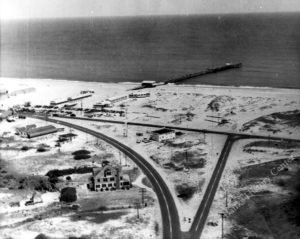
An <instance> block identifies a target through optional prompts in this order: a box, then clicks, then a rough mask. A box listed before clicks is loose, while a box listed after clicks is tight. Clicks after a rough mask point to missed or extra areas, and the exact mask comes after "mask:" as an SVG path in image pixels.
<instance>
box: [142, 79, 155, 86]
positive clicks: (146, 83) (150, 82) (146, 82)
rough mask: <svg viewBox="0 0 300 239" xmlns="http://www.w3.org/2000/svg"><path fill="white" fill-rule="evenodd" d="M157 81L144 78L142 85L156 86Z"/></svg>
mask: <svg viewBox="0 0 300 239" xmlns="http://www.w3.org/2000/svg"><path fill="white" fill-rule="evenodd" d="M155 84H156V81H150V80H144V81H142V87H154V86H155Z"/></svg>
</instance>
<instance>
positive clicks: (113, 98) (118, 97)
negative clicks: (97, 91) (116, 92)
mask: <svg viewBox="0 0 300 239" xmlns="http://www.w3.org/2000/svg"><path fill="white" fill-rule="evenodd" d="M123 97H128V95H120V96H114V97H110V98H108V99H107V100H106V101H108V102H110V101H114V100H118V99H120V98H123Z"/></svg>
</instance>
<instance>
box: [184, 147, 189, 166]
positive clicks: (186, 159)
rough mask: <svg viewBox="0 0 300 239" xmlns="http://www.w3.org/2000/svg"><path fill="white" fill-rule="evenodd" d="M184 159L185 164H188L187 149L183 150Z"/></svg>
mask: <svg viewBox="0 0 300 239" xmlns="http://www.w3.org/2000/svg"><path fill="white" fill-rule="evenodd" d="M185 161H186V165H188V150H187V149H186V150H185Z"/></svg>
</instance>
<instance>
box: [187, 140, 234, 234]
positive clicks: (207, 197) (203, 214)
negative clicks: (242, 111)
mask: <svg viewBox="0 0 300 239" xmlns="http://www.w3.org/2000/svg"><path fill="white" fill-rule="evenodd" d="M236 139H238V137H236V136H232V135H229V136H228V137H227V139H226V142H225V145H224V147H223V149H222V152H221V154H220V157H219V160H218V162H217V165H216V167H215V169H214V172H213V174H212V176H211V179H210V181H209V184H208V186H207V189H206V192H205V194H204V196H203V199H202V201H201V204H200V207H199V208H198V211H197V213H196V215H195V217H194V221H193V224H192V226H191V228H190V231H189V233H187V234H186V238H191V239H199V238H200V236H201V233H202V231H203V228H204V226H205V222H206V219H207V216H208V213H209V211H210V207H211V205H212V202H213V200H214V197H215V194H216V191H217V189H218V185H219V182H220V180H221V177H222V173H223V170H224V168H225V165H226V161H227V158H228V155H229V153H230V150H231V146H232V145H233V143H234V141H235V140H236Z"/></svg>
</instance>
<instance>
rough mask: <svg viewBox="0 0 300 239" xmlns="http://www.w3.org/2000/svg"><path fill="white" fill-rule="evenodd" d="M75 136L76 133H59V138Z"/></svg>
mask: <svg viewBox="0 0 300 239" xmlns="http://www.w3.org/2000/svg"><path fill="white" fill-rule="evenodd" d="M75 136H77V134H73V133H67V134H61V135H59V137H60V138H71V137H75Z"/></svg>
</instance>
